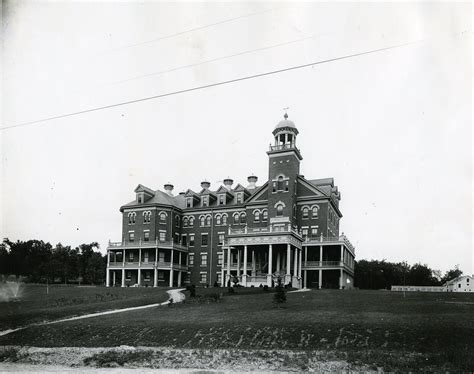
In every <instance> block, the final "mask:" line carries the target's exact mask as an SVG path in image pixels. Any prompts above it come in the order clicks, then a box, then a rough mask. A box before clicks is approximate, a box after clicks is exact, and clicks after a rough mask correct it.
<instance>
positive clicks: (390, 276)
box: [354, 260, 463, 289]
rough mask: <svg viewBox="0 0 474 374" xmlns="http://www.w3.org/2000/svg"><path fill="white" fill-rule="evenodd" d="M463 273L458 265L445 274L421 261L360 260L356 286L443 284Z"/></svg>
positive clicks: (356, 273) (355, 269)
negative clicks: (416, 262)
mask: <svg viewBox="0 0 474 374" xmlns="http://www.w3.org/2000/svg"><path fill="white" fill-rule="evenodd" d="M462 273H463V272H462V270H460V269H459V267H458V266H455V268H454V269H451V270H449V271H447V272H446V273H445V274H444V275H443V274H442V273H441V271H439V270H433V269H431V268H430V267H428V265H424V264H419V263H418V264H414V265H411V266H410V265H409V264H408V263H406V262H397V263H395V262H388V261H385V260H382V261H377V260H370V261H368V260H360V261H356V263H355V268H354V286H355V287H358V288H362V289H390V288H391V286H394V285H407V286H441V285H443V284H444V283H445V282H447V281H448V280H451V279H454V278H456V277H458V276H460V275H462Z"/></svg>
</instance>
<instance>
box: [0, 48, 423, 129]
mask: <svg viewBox="0 0 474 374" xmlns="http://www.w3.org/2000/svg"><path fill="white" fill-rule="evenodd" d="M421 41H422V40H418V41H413V42H408V43H403V44H396V45H392V46H389V47H384V48H378V49H373V50H370V51H364V52H359V53H353V54H350V55H344V56H340V57H334V58H330V59H327V60H320V61H314V62H311V63H308V64H303V65H296V66H292V67H289V68H284V69H278V70H272V71H269V72H266V73H260V74H254V75H249V76H245V77H240V78H235V79H229V80H226V81H222V82H217V83H211V84H207V85H203V86H197V87H192V88H187V89H183V90H178V91H173V92H167V93H163V94H159V95H153V96H147V97H143V98H140V99H135V100H129V101H124V102H121V103H116V104H111V105H104V106H100V107H97V108H91V109H86V110H81V111H77V112H72V113H68V114H61V115H57V116H53V117H47V118H43V119H39V120H35V121H29V122H22V123H18V124H15V125H9V126H4V127H1V128H0V130H6V129H12V128H15V127H22V126H29V125H33V124H37V123H43V122H47V121H51V120H55V119H60V118H66V117H71V116H77V115H79V114H84V113H91V112H97V111H99V110H103V109H110V108H115V107H119V106H122V105H129V104H135V103H139V102H143V101H148V100H155V99H159V98H162V97H168V96H173V95H178V94H183V93H187V92H193V91H198V90H203V89H206V88H211V87H217V86H222V85H225V84H230V83H235V82H240V81H245V80H250V79H254V78H260V77H265V76H269V75H274V74H279V73H284V72H287V71H291V70H296V69H302V68H306V67H310V66H315V65H321V64H327V63H329V62H334V61H340V60H346V59H350V58H353V57H358V56H363V55H368V54H373V53H377V52H382V51H387V50H390V49H395V48H401V47H406V46H409V45H413V44H417V43H420V42H421Z"/></svg>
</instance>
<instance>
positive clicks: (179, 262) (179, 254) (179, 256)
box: [178, 251, 181, 268]
mask: <svg viewBox="0 0 474 374" xmlns="http://www.w3.org/2000/svg"><path fill="white" fill-rule="evenodd" d="M178 264H179V267H180V268H181V251H180V252H178Z"/></svg>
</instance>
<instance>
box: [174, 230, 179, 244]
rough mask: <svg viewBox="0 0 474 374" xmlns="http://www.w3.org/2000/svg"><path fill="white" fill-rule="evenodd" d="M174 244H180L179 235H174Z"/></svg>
mask: <svg viewBox="0 0 474 374" xmlns="http://www.w3.org/2000/svg"><path fill="white" fill-rule="evenodd" d="M174 242H175V243H176V244H178V243H179V234H177V233H176V234H174Z"/></svg>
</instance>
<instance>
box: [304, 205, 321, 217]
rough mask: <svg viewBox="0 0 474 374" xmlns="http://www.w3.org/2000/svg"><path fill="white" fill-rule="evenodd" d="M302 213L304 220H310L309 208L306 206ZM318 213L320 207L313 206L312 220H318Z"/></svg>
mask: <svg viewBox="0 0 474 374" xmlns="http://www.w3.org/2000/svg"><path fill="white" fill-rule="evenodd" d="M301 211H302V213H303V214H302V218H303V219H307V218H309V211H310V208H309V207H307V206H304V207H303V208H301ZM318 212H319V207H318V206H317V205H313V206H312V207H311V218H318Z"/></svg>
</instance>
